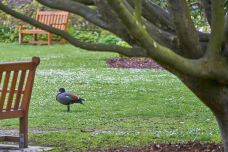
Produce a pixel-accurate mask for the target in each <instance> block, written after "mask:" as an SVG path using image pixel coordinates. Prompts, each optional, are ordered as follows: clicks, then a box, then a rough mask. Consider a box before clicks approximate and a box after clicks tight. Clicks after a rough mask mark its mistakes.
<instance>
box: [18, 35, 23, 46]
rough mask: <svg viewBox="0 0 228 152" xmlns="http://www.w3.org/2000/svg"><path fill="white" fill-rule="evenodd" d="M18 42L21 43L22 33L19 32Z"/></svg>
mask: <svg viewBox="0 0 228 152" xmlns="http://www.w3.org/2000/svg"><path fill="white" fill-rule="evenodd" d="M18 40H19V44H22V43H23V34H22V33H19V38H18Z"/></svg>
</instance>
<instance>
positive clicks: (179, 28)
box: [168, 0, 203, 58]
mask: <svg viewBox="0 0 228 152" xmlns="http://www.w3.org/2000/svg"><path fill="white" fill-rule="evenodd" d="M168 2H169V8H170V11H171V13H172V17H173V20H174V24H175V29H176V33H177V36H178V39H179V41H180V43H179V44H180V48H181V49H182V51H183V52H182V55H184V56H185V57H189V58H199V57H202V55H203V51H202V50H201V47H200V44H199V36H198V34H197V31H196V29H195V26H194V24H193V21H192V19H191V15H190V12H189V8H188V4H187V2H186V1H185V0H169V1H168Z"/></svg>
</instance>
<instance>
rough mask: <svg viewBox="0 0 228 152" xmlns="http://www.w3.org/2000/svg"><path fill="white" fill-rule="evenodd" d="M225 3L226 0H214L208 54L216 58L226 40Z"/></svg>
mask: <svg viewBox="0 0 228 152" xmlns="http://www.w3.org/2000/svg"><path fill="white" fill-rule="evenodd" d="M224 4H225V1H224V0H217V1H212V22H211V37H210V43H209V47H208V52H207V55H208V56H209V57H213V58H216V59H217V58H218V57H219V56H220V55H221V48H222V44H223V42H224V41H223V40H224V24H225V19H224V15H225V11H224Z"/></svg>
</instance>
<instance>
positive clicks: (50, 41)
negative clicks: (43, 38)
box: [48, 33, 52, 45]
mask: <svg viewBox="0 0 228 152" xmlns="http://www.w3.org/2000/svg"><path fill="white" fill-rule="evenodd" d="M51 39H52V34H51V33H48V45H50V44H51V43H52V40H51Z"/></svg>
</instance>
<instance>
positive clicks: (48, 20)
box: [19, 11, 69, 45]
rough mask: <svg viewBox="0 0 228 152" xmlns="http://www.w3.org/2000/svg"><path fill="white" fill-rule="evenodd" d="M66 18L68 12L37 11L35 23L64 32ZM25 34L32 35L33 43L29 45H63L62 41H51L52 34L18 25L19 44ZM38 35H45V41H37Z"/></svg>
mask: <svg viewBox="0 0 228 152" xmlns="http://www.w3.org/2000/svg"><path fill="white" fill-rule="evenodd" d="M68 17H69V12H65V11H38V12H37V14H36V21H38V22H41V23H43V24H46V25H48V26H51V27H55V28H57V29H59V30H63V31H66V30H67V25H68ZM25 34H30V35H31V34H32V35H33V41H30V42H29V43H30V44H48V45H50V44H52V43H65V42H66V41H65V40H64V39H61V40H60V41H53V40H52V33H50V32H47V31H44V30H42V29H39V28H37V27H34V28H32V29H26V28H25V25H23V24H21V25H19V44H23V43H24V40H23V39H24V35H25ZM38 34H46V35H47V37H48V40H47V41H38V40H37V35H38Z"/></svg>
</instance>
